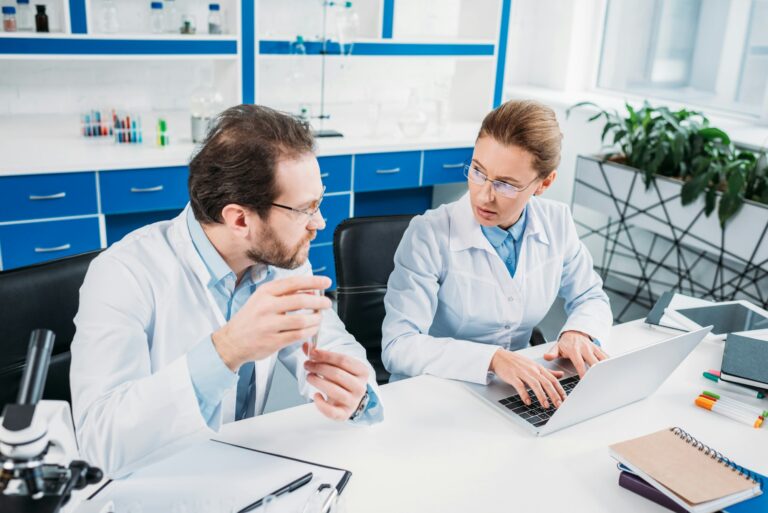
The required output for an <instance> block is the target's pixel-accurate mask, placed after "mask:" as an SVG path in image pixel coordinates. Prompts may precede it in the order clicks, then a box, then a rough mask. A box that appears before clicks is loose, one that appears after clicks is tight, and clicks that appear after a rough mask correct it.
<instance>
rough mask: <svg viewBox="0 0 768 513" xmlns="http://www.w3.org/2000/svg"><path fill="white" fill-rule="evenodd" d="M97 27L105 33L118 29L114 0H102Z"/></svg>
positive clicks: (112, 32)
mask: <svg viewBox="0 0 768 513" xmlns="http://www.w3.org/2000/svg"><path fill="white" fill-rule="evenodd" d="M99 29H100V30H101V31H102V32H104V33H105V34H114V33H115V32H117V31H118V30H119V29H120V24H119V22H118V19H117V4H115V0H102V3H101V16H100V18H99Z"/></svg>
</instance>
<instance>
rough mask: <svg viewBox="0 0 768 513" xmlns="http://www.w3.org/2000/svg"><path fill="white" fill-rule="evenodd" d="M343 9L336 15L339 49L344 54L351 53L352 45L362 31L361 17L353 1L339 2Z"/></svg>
mask: <svg viewBox="0 0 768 513" xmlns="http://www.w3.org/2000/svg"><path fill="white" fill-rule="evenodd" d="M339 9H341V11H340V12H339V13H338V15H337V17H336V32H337V34H336V35H337V38H338V40H339V50H340V51H341V54H342V55H350V54H351V53H352V46H353V45H354V43H355V39H357V35H358V32H359V31H360V17H359V16H358V14H357V10H356V9H355V7H354V6H353V5H352V2H349V1H347V2H344V3H342V4H339Z"/></svg>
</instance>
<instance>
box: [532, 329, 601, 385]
mask: <svg viewBox="0 0 768 513" xmlns="http://www.w3.org/2000/svg"><path fill="white" fill-rule="evenodd" d="M555 358H568V359H569V360H570V361H571V363H573V366H574V367H576V372H578V373H579V377H580V378H583V377H584V374H586V373H587V365H594V364H596V363H597V362H599V361H600V360H605V359H606V358H608V355H607V354H605V352H604V351H603V350H602V349H600V347H599V346H597V345H596V344H595V343H594V342H592V339H590V338H589V335H587V334H586V333H582V332H580V331H564V332H563V333H562V335H560V340H558V341H557V344H555V345H554V346H552V350H550V351H549V352H548V353H546V354H545V355H544V359H545V360H547V361H552V360H554V359H555Z"/></svg>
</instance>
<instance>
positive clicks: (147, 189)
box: [131, 185, 163, 192]
mask: <svg viewBox="0 0 768 513" xmlns="http://www.w3.org/2000/svg"><path fill="white" fill-rule="evenodd" d="M162 190H163V186H162V185H156V186H155V187H131V192H160V191H162Z"/></svg>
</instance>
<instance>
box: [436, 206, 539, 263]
mask: <svg viewBox="0 0 768 513" xmlns="http://www.w3.org/2000/svg"><path fill="white" fill-rule="evenodd" d="M448 208H449V216H450V220H451V222H450V225H449V226H450V235H449V238H450V248H451V251H463V250H465V249H469V248H478V249H483V250H485V251H488V252H490V253H495V252H496V250H495V249H493V246H492V245H491V243H490V242H488V238H487V237H486V236H485V235H484V234H483V230H482V229H480V223H478V222H477V220H476V219H475V215H474V213H473V212H472V204H471V203H470V201H469V193H468V192H467V193H466V194H464V196H462V197H461V198H460V199H459V200H458V201H456V202H454V203H453V204H451V205H449V206H448ZM526 216H527V219H526V226H525V233H524V234H523V238H524V239H525V238H528V237H531V238H534V239H535V240H538V241H539V242H541V243H542V244H549V238H548V237H547V234H546V232H545V231H544V227H543V225H542V222H541V210H540V209H539V205H538V200H537V199H536V197H535V196H534V197H531V199H530V200H528V204H527V207H526Z"/></svg>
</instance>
